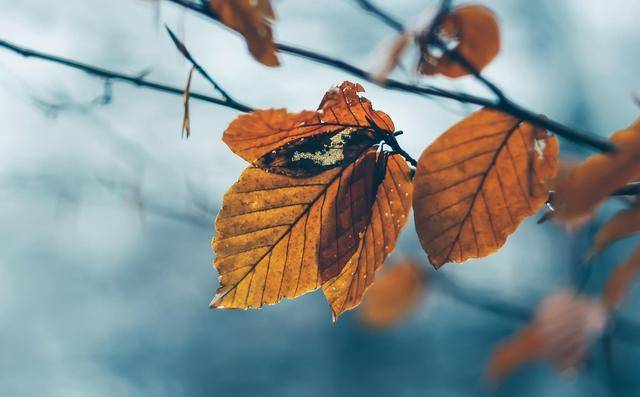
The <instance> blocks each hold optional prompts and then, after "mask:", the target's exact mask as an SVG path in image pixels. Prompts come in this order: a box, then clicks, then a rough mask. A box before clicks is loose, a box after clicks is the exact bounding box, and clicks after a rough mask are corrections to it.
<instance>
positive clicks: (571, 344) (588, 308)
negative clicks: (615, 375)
mask: <svg viewBox="0 0 640 397" xmlns="http://www.w3.org/2000/svg"><path fill="white" fill-rule="evenodd" d="M606 322H607V311H606V308H605V307H604V305H602V304H601V303H600V302H599V301H597V300H593V299H591V298H588V297H585V296H581V295H576V294H574V293H572V292H566V291H563V292H559V293H556V294H554V295H552V296H550V297H548V298H547V299H545V300H544V301H542V303H541V304H540V306H539V307H538V310H537V313H536V318H535V320H534V322H533V323H532V324H530V325H528V326H526V327H525V328H524V330H522V331H521V332H520V333H519V334H517V335H516V336H515V337H514V338H513V339H511V340H510V341H507V342H505V343H502V344H499V345H498V346H497V347H496V348H495V350H494V354H493V355H492V358H491V360H490V363H489V366H488V371H487V376H488V377H489V379H491V380H493V381H499V380H501V379H502V378H504V377H505V376H507V375H509V373H511V372H513V371H514V370H516V369H518V367H520V366H522V365H523V364H525V363H527V362H528V361H531V360H534V359H538V358H544V359H546V360H549V361H550V362H551V363H553V364H554V365H555V367H556V368H557V369H558V370H560V371H568V370H571V369H574V368H575V367H577V366H578V365H580V364H581V363H582V361H583V359H584V356H585V355H586V353H587V351H588V350H589V348H590V347H591V344H592V343H593V340H594V339H595V338H596V337H598V336H599V335H601V334H602V331H603V330H604V327H605V325H606Z"/></svg>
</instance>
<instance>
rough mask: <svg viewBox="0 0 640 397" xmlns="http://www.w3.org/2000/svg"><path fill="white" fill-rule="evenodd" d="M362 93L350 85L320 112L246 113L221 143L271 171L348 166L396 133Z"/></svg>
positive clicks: (298, 172) (300, 172)
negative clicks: (389, 135)
mask: <svg viewBox="0 0 640 397" xmlns="http://www.w3.org/2000/svg"><path fill="white" fill-rule="evenodd" d="M361 92H364V88H362V86H361V85H360V84H354V83H351V82H348V81H345V82H343V83H342V84H340V86H338V87H334V88H332V89H330V90H329V91H328V92H327V93H326V94H325V96H324V98H323V100H322V102H321V103H320V106H319V108H318V110H317V111H315V112H314V111H303V112H300V113H288V112H287V111H286V110H284V109H269V110H257V111H255V112H252V113H249V114H245V115H241V116H239V117H238V118H237V119H235V120H234V121H233V122H232V123H231V124H230V125H229V127H228V128H227V130H226V131H225V132H224V135H223V138H222V139H223V141H224V142H225V143H226V144H227V145H228V146H229V148H231V150H232V151H233V152H234V153H236V154H237V155H239V156H240V157H242V158H244V159H245V160H247V161H248V162H250V163H252V164H254V165H255V166H258V167H260V168H262V169H265V170H267V171H269V172H276V173H280V174H284V175H290V176H297V177H308V176H313V175H315V174H317V173H318V172H322V171H324V170H327V169H330V168H333V167H336V166H343V165H345V164H348V163H350V162H352V161H353V160H354V159H355V157H357V155H358V153H361V150H360V149H362V148H366V147H370V146H372V145H373V144H374V143H376V142H377V141H379V140H380V139H381V137H380V136H379V135H380V134H384V133H390V132H393V131H394V126H393V122H392V121H391V119H390V118H389V116H387V115H386V114H385V113H384V112H382V111H376V110H374V109H373V107H372V105H371V102H370V101H369V100H368V99H366V98H364V97H361V96H360V95H359V93H361ZM373 124H375V126H374V125H373ZM374 127H375V128H374ZM381 130H382V132H380V131H381Z"/></svg>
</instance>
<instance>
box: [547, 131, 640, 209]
mask: <svg viewBox="0 0 640 397" xmlns="http://www.w3.org/2000/svg"><path fill="white" fill-rule="evenodd" d="M610 141H611V142H612V143H614V144H615V145H616V146H617V148H618V150H617V151H616V152H615V153H608V154H596V155H593V156H591V157H589V158H587V159H586V160H585V161H584V162H583V163H581V164H579V165H577V166H576V167H575V168H573V169H572V170H571V172H569V174H568V175H567V177H566V178H565V179H564V180H562V181H559V182H558V183H557V185H558V186H557V188H556V192H555V195H554V199H553V206H554V208H555V214H554V218H555V219H558V220H560V221H568V220H572V219H575V218H579V217H581V216H584V215H588V214H590V213H591V212H593V211H594V210H595V209H596V208H597V206H598V205H599V204H600V203H601V202H602V201H604V200H605V199H606V198H607V197H608V196H609V195H611V194H612V193H614V192H615V191H616V190H617V189H619V188H621V187H623V186H625V185H626V184H627V183H629V182H632V181H635V180H636V179H638V178H640V119H638V120H636V121H635V123H633V124H632V125H631V126H630V127H629V128H627V129H626V130H622V131H618V132H616V133H615V134H614V135H613V136H612V137H611V139H610Z"/></svg>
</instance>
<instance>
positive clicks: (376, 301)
mask: <svg viewBox="0 0 640 397" xmlns="http://www.w3.org/2000/svg"><path fill="white" fill-rule="evenodd" d="M424 286H425V272H424V269H423V268H422V266H420V264H419V263H418V262H416V261H414V260H410V259H405V260H400V261H398V262H397V263H394V264H393V265H392V266H391V267H390V268H389V265H387V268H386V269H385V270H384V271H383V272H382V273H381V274H380V275H379V276H378V279H377V280H376V282H375V284H373V285H372V286H371V288H370V289H369V291H367V293H366V295H365V297H364V300H363V301H362V305H361V306H360V308H359V309H358V314H359V316H360V320H361V321H362V322H363V323H364V324H365V325H367V326H369V327H372V328H388V327H391V326H394V325H396V324H398V323H399V322H400V321H401V320H403V319H404V318H405V317H406V316H407V315H408V314H409V313H411V312H412V311H413V310H414V309H415V307H416V306H417V305H418V303H419V302H420V300H421V299H422V296H423V292H424Z"/></svg>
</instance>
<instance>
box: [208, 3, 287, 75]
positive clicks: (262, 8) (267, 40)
mask: <svg viewBox="0 0 640 397" xmlns="http://www.w3.org/2000/svg"><path fill="white" fill-rule="evenodd" d="M209 6H210V8H211V11H213V12H214V13H215V14H216V15H217V16H218V17H219V18H220V21H221V22H222V23H224V24H225V25H227V26H228V27H230V28H231V29H233V30H235V31H237V32H239V33H240V34H241V35H242V36H244V38H245V40H246V41H247V45H248V46H249V51H250V52H251V54H252V55H253V57H254V58H255V59H257V60H258V61H260V62H261V63H263V64H264V65H267V66H279V65H280V62H279V61H278V57H277V56H276V46H275V43H274V41H273V32H272V31H271V23H272V21H274V20H275V19H276V15H275V12H274V11H273V8H272V7H271V1H270V0H210V1H209Z"/></svg>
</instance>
